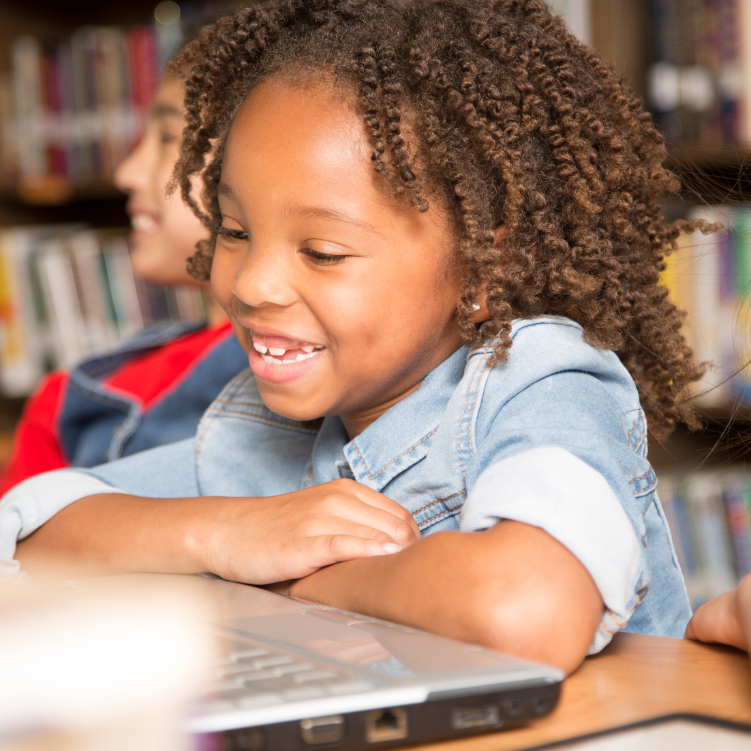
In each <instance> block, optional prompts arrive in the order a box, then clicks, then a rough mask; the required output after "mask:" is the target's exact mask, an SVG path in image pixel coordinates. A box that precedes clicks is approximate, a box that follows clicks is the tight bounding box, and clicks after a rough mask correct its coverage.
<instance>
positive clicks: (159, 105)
mask: <svg viewBox="0 0 751 751" xmlns="http://www.w3.org/2000/svg"><path fill="white" fill-rule="evenodd" d="M184 114H185V110H184V109H183V90H182V82H181V81H179V80H177V79H175V78H170V77H167V78H165V79H164V81H163V82H162V84H161V86H160V87H159V89H158V91H157V93H156V96H155V97H154V102H153V103H152V105H151V113H150V115H149V121H148V125H147V127H146V132H145V133H144V136H143V138H142V139H141V142H140V143H139V144H138V146H137V147H136V148H135V150H134V151H133V152H132V153H131V154H130V155H129V156H128V157H127V158H126V159H125V161H124V162H123V163H122V164H121V165H120V166H119V167H118V169H117V173H116V174H115V182H116V184H117V186H118V187H119V188H120V190H123V191H125V192H126V193H129V194H130V198H129V200H128V205H127V212H128V214H129V215H130V219H131V224H132V234H131V262H132V265H133V271H134V273H135V274H136V275H137V276H139V277H140V278H142V279H145V280H146V281H148V282H152V283H153V284H165V285H177V284H197V282H196V280H195V279H193V277H191V276H190V275H189V274H188V272H187V271H186V269H185V262H186V260H187V259H188V258H189V257H190V256H191V255H193V253H195V245H196V243H197V242H198V241H199V240H200V239H202V238H203V237H206V234H207V233H206V230H205V229H204V227H203V226H202V225H201V223H200V221H199V220H198V219H197V218H196V216H195V215H194V214H193V212H192V211H191V210H190V209H189V208H188V207H187V206H186V205H185V204H184V203H183V201H182V199H181V198H180V194H179V193H176V194H174V195H172V196H170V197H169V198H168V197H167V196H166V195H165V187H166V185H167V182H168V181H169V179H170V176H171V175H172V169H173V168H174V166H175V162H176V161H177V157H178V155H179V151H180V139H181V135H182V130H183V125H184V122H183V118H184Z"/></svg>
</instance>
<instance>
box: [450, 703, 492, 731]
mask: <svg viewBox="0 0 751 751" xmlns="http://www.w3.org/2000/svg"><path fill="white" fill-rule="evenodd" d="M451 724H452V725H453V726H454V730H471V729H472V728H492V727H495V726H496V725H500V724H501V713H500V711H499V709H498V706H497V705H496V704H486V705H485V706H483V707H475V708H473V709H455V710H454V715H453V719H452V723H451Z"/></svg>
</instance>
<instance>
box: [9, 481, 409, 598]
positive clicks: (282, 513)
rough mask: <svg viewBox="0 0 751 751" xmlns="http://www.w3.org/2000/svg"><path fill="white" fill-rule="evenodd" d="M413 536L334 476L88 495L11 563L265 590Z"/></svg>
mask: <svg viewBox="0 0 751 751" xmlns="http://www.w3.org/2000/svg"><path fill="white" fill-rule="evenodd" d="M419 534H420V533H419V530H418V529H417V526H416V525H415V522H414V520H413V519H412V516H411V515H410V513H409V512H408V511H406V510H405V509H404V508H402V507H401V506H399V505H398V504H397V503H395V502H394V501H392V500H390V499H389V498H386V497H385V496H383V495H381V494H380V493H377V492H375V491H374V490H371V489H370V488H367V487H366V486H364V485H361V484H359V483H356V482H353V481H351V480H336V481H334V482H329V483H324V484H322V485H316V486H313V487H311V488H306V489H305V490H300V491H295V492H292V493H286V494H283V495H277V496H269V497H265V498H254V497H249V498H242V497H240V498H234V497H218V496H214V497H199V498H142V497H138V496H132V495H125V494H119V493H112V494H98V495H91V496H87V497H84V498H82V499H80V500H78V501H75V502H74V503H71V504H70V505H69V506H67V507H65V508H63V509H62V510H61V511H59V512H58V513H56V514H55V515H54V516H53V517H52V518H51V519H50V520H49V521H48V522H47V523H46V524H44V525H43V526H42V527H40V528H39V529H37V531H36V532H34V533H33V534H31V535H30V536H29V537H28V538H26V539H25V540H23V541H22V542H20V543H19V544H18V548H17V557H18V559H19V561H20V562H21V565H22V567H23V568H24V569H26V570H27V571H29V572H30V573H32V574H34V573H35V572H36V573H39V572H40V571H41V570H42V569H44V570H45V572H49V573H51V574H53V575H54V576H60V575H63V576H70V575H71V574H72V575H76V574H78V573H81V572H82V571H83V572H89V571H91V570H93V571H95V572H97V573H111V572H131V571H148V572H155V573H174V574H185V573H199V572H203V571H208V572H212V573H215V574H218V575H219V576H222V577H224V578H225V579H230V580H234V581H241V582H246V583H248V584H268V583H269V582H278V581H283V580H285V579H297V578H300V577H303V576H307V575H308V574H311V573H312V572H313V571H315V570H317V569H318V568H320V567H321V566H329V565H331V564H332V563H337V562H339V561H345V560H351V559H353V558H361V557H363V556H378V555H383V554H388V553H394V552H396V551H398V550H400V549H401V547H403V546H406V545H409V544H411V543H412V542H414V540H416V539H417V538H418V537H419Z"/></svg>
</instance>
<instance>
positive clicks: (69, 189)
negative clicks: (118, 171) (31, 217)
mask: <svg viewBox="0 0 751 751" xmlns="http://www.w3.org/2000/svg"><path fill="white" fill-rule="evenodd" d="M123 198H124V196H123V193H122V192H121V191H120V190H118V189H117V188H116V187H115V186H114V185H112V184H108V183H90V184H88V185H80V186H79V185H71V184H70V183H69V182H68V181H67V180H66V179H65V178H62V177H56V176H54V175H51V176H48V177H45V178H42V179H39V180H36V181H34V182H26V183H22V184H20V185H18V186H8V185H6V186H4V187H3V188H2V189H0V200H6V201H7V200H10V201H16V202H20V203H23V204H26V205H28V206H66V205H68V204H71V203H76V202H80V201H113V200H118V201H119V200H123Z"/></svg>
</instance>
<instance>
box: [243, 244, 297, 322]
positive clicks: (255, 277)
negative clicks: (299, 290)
mask: <svg viewBox="0 0 751 751" xmlns="http://www.w3.org/2000/svg"><path fill="white" fill-rule="evenodd" d="M291 277H292V271H291V269H290V264H289V262H288V260H287V253H285V252H284V251H283V250H281V249H279V248H277V247H274V246H272V245H267V246H265V247H258V244H257V243H254V244H253V247H252V248H249V249H248V252H247V253H246V254H245V258H244V259H243V263H242V265H241V266H240V268H239V269H238V272H237V275H236V276H235V280H234V283H233V285H232V294H233V295H234V296H235V297H236V298H237V299H238V300H239V301H240V302H242V303H243V304H245V305H247V306H249V307H253V308H261V307H265V306H272V305H276V306H281V307H286V306H288V305H291V304H292V303H293V302H294V300H295V299H296V294H295V290H294V286H293V284H292V278H291Z"/></svg>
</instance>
